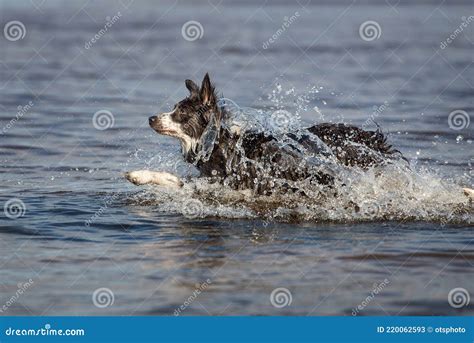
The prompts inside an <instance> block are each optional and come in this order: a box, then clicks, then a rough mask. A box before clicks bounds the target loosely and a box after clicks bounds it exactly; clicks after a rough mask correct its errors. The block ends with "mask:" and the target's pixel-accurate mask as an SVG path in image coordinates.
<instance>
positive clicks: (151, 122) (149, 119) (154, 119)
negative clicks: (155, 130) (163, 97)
mask: <svg viewBox="0 0 474 343" xmlns="http://www.w3.org/2000/svg"><path fill="white" fill-rule="evenodd" d="M156 118H157V117H156V116H153V117H150V118H148V123H149V124H150V125H152V124H153V123H154V122H155V121H156Z"/></svg>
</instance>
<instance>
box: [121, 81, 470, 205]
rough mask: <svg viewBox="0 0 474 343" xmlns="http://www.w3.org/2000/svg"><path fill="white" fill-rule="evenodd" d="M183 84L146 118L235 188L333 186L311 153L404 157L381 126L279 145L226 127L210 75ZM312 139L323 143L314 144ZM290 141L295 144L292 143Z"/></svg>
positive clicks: (353, 161)
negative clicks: (164, 108) (163, 109)
mask: <svg viewBox="0 0 474 343" xmlns="http://www.w3.org/2000/svg"><path fill="white" fill-rule="evenodd" d="M185 84H186V88H187V89H188V90H189V92H190V95H189V96H188V97H187V98H185V99H184V100H182V101H180V102H179V103H177V104H176V105H175V106H174V109H173V110H172V111H171V112H167V113H161V114H159V115H155V116H152V117H150V118H149V124H150V126H151V128H152V129H153V130H155V131H156V132H158V133H159V134H163V135H167V136H172V137H176V138H178V139H179V140H180V142H181V148H182V153H183V155H184V158H185V160H186V161H187V162H189V163H192V164H194V165H195V166H196V167H197V169H198V170H199V171H200V173H201V176H203V177H209V178H213V179H215V180H217V181H218V182H221V183H225V184H226V185H228V186H230V187H232V188H234V189H238V190H252V191H253V192H254V194H263V195H264V194H269V193H271V192H274V191H275V189H276V188H278V189H279V191H284V192H285V191H295V189H298V187H295V186H294V185H295V182H296V183H297V182H298V181H303V180H304V181H305V182H310V183H311V184H318V185H321V186H322V187H331V186H332V185H333V184H334V182H335V180H336V179H337V172H335V170H334V168H331V167H328V165H330V163H328V165H325V164H321V165H319V166H317V167H314V166H308V165H307V164H305V163H304V161H305V158H307V157H308V156H311V155H312V156H319V157H323V158H325V157H327V158H328V159H329V158H332V161H333V162H335V163H336V164H339V165H341V166H351V167H358V168H361V169H367V168H370V167H373V166H379V165H382V164H384V163H387V162H388V163H390V161H393V160H394V159H400V158H403V157H402V156H401V153H400V152H399V151H397V150H395V149H393V148H392V147H391V145H389V144H388V143H387V139H386V137H385V135H384V134H383V133H382V132H381V131H380V130H377V131H365V130H362V129H360V128H357V127H355V126H349V125H345V124H329V123H324V124H318V125H314V126H311V127H309V128H307V129H305V130H304V132H303V133H301V132H300V133H298V134H296V133H291V132H290V133H286V134H285V139H286V140H287V143H288V141H289V144H284V145H282V144H279V142H278V140H277V139H276V138H275V137H274V135H272V134H270V133H267V132H261V131H258V130H254V129H243V128H242V127H238V126H228V125H224V123H225V119H226V117H227V116H228V115H229V112H228V111H227V110H226V108H225V107H223V106H220V104H219V101H218V98H217V95H216V90H215V88H214V86H213V84H212V83H211V81H210V78H209V75H208V74H206V75H205V77H204V79H203V81H202V85H201V87H199V86H198V85H196V83H194V82H193V81H191V80H186V82H185ZM315 137H316V141H319V142H321V144H315V143H314V142H315V139H314V138H315ZM292 141H293V142H294V145H295V146H296V145H297V146H298V147H299V148H296V147H294V146H293V144H291V142H292ZM301 147H303V149H304V152H303V154H302V151H301ZM125 176H126V178H127V179H128V180H129V181H130V182H132V183H134V184H136V185H143V184H156V185H163V186H168V187H181V186H182V185H183V183H182V181H181V180H180V179H179V178H178V177H177V176H175V175H173V174H170V173H165V172H155V171H149V170H139V171H133V172H129V173H126V175H125ZM278 186H280V187H278ZM465 192H466V194H467V195H469V196H473V195H474V193H473V192H474V191H472V190H469V189H465Z"/></svg>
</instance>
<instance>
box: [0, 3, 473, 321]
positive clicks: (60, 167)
mask: <svg viewBox="0 0 474 343" xmlns="http://www.w3.org/2000/svg"><path fill="white" fill-rule="evenodd" d="M119 12H120V16H119V19H118V20H117V21H116V22H114V23H113V25H112V26H111V27H110V28H108V30H107V32H106V33H105V34H103V35H100V37H99V39H98V40H96V42H95V43H93V44H92V45H91V46H90V47H89V49H86V48H85V45H86V44H87V43H88V42H90V41H91V39H92V38H93V37H94V36H95V35H96V34H97V33H98V32H99V31H100V30H101V29H102V28H103V27H104V25H105V23H106V22H107V20H111V18H113V17H114V16H116V15H118V13H119ZM296 12H298V15H297V16H296V15H295V13H296ZM473 14H474V13H473V6H472V4H470V3H469V2H468V1H466V2H465V3H463V2H459V3H456V4H448V3H442V2H441V3H440V4H439V3H438V2H433V3H428V4H423V5H413V4H410V2H406V3H405V2H401V3H391V2H381V3H378V4H367V3H365V2H357V1H355V2H337V3H332V2H331V3H328V4H323V3H321V4H320V3H317V2H308V1H302V2H299V3H294V4H290V3H286V2H283V1H281V2H271V3H268V4H264V3H262V4H260V3H257V2H255V3H254V2H246V1H242V2H230V1H223V2H218V1H209V2H207V1H196V2H194V1H193V2H192V5H191V4H190V3H185V2H173V1H171V2H168V1H160V2H159V3H158V2H153V1H140V2H139V1H118V2H113V1H105V2H88V1H85V2H81V1H77V2H59V1H48V2H45V1H43V2H42V1H31V2H30V1H5V0H4V1H2V2H0V19H1V24H2V27H3V26H4V25H6V23H7V22H10V21H13V20H18V21H20V22H21V23H23V24H24V26H25V29H26V32H25V36H24V37H23V39H19V40H16V41H10V40H7V39H6V37H5V34H4V36H2V37H0V44H1V45H0V160H1V163H0V180H1V183H0V184H1V185H2V187H1V189H0V205H1V206H2V207H3V206H4V205H5V204H7V202H8V201H10V200H12V199H19V200H21V202H22V204H24V207H23V205H21V210H22V211H21V213H19V214H20V215H21V216H20V217H18V218H15V216H16V213H13V215H12V213H11V212H8V211H7V210H5V211H4V212H0V215H1V216H0V251H1V254H0V273H1V274H0V310H2V306H3V305H4V304H5V305H8V306H6V307H5V308H6V309H5V308H3V310H2V311H3V312H1V314H2V315H5V314H6V315H20V314H22V315H29V314H35V315H61V314H64V315H90V314H94V315H173V314H174V312H175V310H176V309H177V308H179V307H180V306H182V305H183V304H185V302H186V301H188V299H189V297H190V296H191V295H192V294H193V292H195V290H196V289H198V288H202V284H203V283H204V282H207V281H206V280H208V279H209V285H208V286H206V287H205V289H204V290H203V291H202V292H201V294H199V295H198V296H197V297H196V298H195V299H194V298H193V299H192V301H190V302H189V301H188V302H189V304H188V305H186V306H185V309H184V310H182V312H181V314H182V315H193V314H194V315H195V314H203V315H207V314H210V315H246V314H252V315H253V314H266V315H351V314H352V313H353V309H355V308H357V306H358V305H360V304H362V303H363V302H364V301H365V300H366V298H367V297H368V296H369V295H370V294H371V292H372V291H373V289H374V284H376V285H380V283H382V282H385V280H387V282H386V285H385V286H384V287H383V289H382V290H381V291H380V292H379V293H378V294H377V295H376V296H375V297H373V299H371V300H370V301H368V303H365V305H364V306H363V309H362V310H360V311H359V313H358V315H418V314H424V315H441V314H445V315H446V314H449V315H467V314H470V315H472V314H473V311H474V310H473V309H474V308H473V307H472V305H468V306H464V307H461V308H459V309H457V308H454V307H452V306H450V304H449V302H448V293H449V292H450V291H451V290H452V289H454V288H458V287H461V288H464V289H466V290H467V291H468V292H469V293H470V294H471V295H472V294H474V288H473V287H472V285H473V284H474V283H473V281H474V274H473V272H474V268H473V267H474V246H473V240H474V231H473V224H472V223H473V214H472V203H471V205H469V204H468V203H467V201H466V200H465V198H463V195H462V194H461V191H460V190H461V186H464V187H471V188H472V187H473V175H474V173H473V163H474V153H473V151H474V150H473V138H474V131H473V127H474V126H473V125H474V124H473V123H470V124H469V125H465V126H464V127H463V128H462V129H460V130H456V129H453V128H451V127H450V125H449V124H450V122H449V120H448V116H449V114H450V113H451V112H452V111H454V110H463V111H465V112H466V113H467V115H468V118H469V120H470V121H473V120H474V118H473V113H474V103H473V97H472V94H473V84H474V78H473V76H474V73H473V67H474V66H473V60H472V56H473V54H472V48H473V47H472V42H474V35H473V33H474V23H471V24H469V25H468V27H467V28H466V29H464V31H463V32H462V33H461V34H459V35H458V36H457V37H456V38H455V39H454V42H453V43H451V44H449V46H447V47H446V48H445V49H441V47H440V44H441V42H443V41H444V40H446V38H447V37H449V36H450V35H451V34H452V33H453V32H454V30H456V28H458V27H459V26H460V25H461V23H462V22H463V19H462V17H463V16H467V17H468V16H469V15H473ZM292 16H295V17H296V19H295V20H294V21H293V20H292V23H291V24H290V25H289V27H288V28H286V30H285V31H284V32H283V33H281V34H279V35H278V36H277V38H276V39H275V40H274V42H273V43H271V44H270V45H269V46H268V48H267V49H264V48H263V44H264V43H265V42H268V40H269V39H270V38H271V37H272V36H273V35H275V34H276V32H277V30H278V29H279V28H281V26H282V25H283V23H284V20H285V19H284V18H285V17H288V18H291V17H292ZM106 17H108V19H107V18H106ZM189 20H196V21H198V22H199V23H200V24H201V25H202V27H203V34H202V38H200V39H198V40H195V41H188V40H185V39H184V38H183V36H182V33H181V29H182V26H183V24H184V23H186V22H187V21H189ZM368 20H372V21H376V22H377V23H378V24H379V25H380V30H381V31H380V37H379V38H378V39H375V40H372V41H365V40H363V39H362V38H361V36H360V35H359V27H360V25H361V24H362V23H364V22H365V21H368ZM207 71H209V72H210V74H211V78H212V79H213V80H214V81H215V82H216V84H217V87H218V89H219V90H220V91H221V92H222V93H223V95H224V96H225V97H228V98H231V99H234V100H235V101H237V102H238V103H239V104H241V105H243V106H248V107H253V108H255V109H261V110H264V111H266V110H268V111H270V112H271V111H273V110H275V109H277V108H283V109H285V110H287V111H289V112H291V113H294V114H295V115H296V114H298V115H299V117H300V118H301V120H302V121H303V123H307V124H310V123H315V122H322V121H333V122H339V121H343V122H348V123H352V124H357V125H363V124H364V123H365V122H366V121H367V118H368V117H369V116H370V114H371V113H373V111H374V106H381V105H383V104H385V103H386V104H387V105H386V108H384V110H383V111H381V113H380V114H378V115H377V116H376V118H375V119H376V121H377V123H378V124H379V125H380V126H381V127H382V128H383V129H384V131H386V132H389V133H390V136H389V140H390V142H391V143H393V145H394V146H395V147H397V148H398V149H399V150H400V151H402V152H403V154H404V155H405V156H406V157H407V158H408V159H409V160H410V163H411V165H412V167H413V169H414V170H416V171H417V173H418V175H419V177H418V179H417V182H419V183H417V185H418V186H413V185H412V183H410V182H409V183H408V184H407V185H405V186H403V185H400V184H398V183H395V184H393V185H392V184H390V182H389V181H390V180H391V179H390V178H388V179H387V180H385V181H383V182H380V183H377V182H376V181H373V182H372V181H371V180H370V179H369V180H365V181H364V180H362V181H361V183H360V185H361V187H360V188H357V187H355V186H354V190H353V191H351V193H350V194H349V195H348V197H349V196H350V197H351V199H352V197H353V199H358V200H361V199H362V200H363V201H364V199H365V198H364V197H367V196H368V195H374V197H375V198H374V199H377V201H376V202H377V203H380V204H383V205H385V204H386V202H383V203H382V202H381V201H382V200H380V199H382V198H383V200H384V201H391V202H392V203H394V204H395V205H394V206H395V207H394V208H395V210H393V209H392V210H386V209H385V207H384V206H381V208H382V210H381V212H380V216H378V217H377V216H376V217H375V218H372V219H373V220H368V221H367V220H357V219H360V218H358V217H357V215H356V214H354V213H352V212H344V211H343V210H341V211H340V212H338V211H335V210H334V207H325V206H329V205H327V204H320V205H319V206H320V207H318V208H320V209H321V213H318V211H317V209H315V207H310V210H308V209H306V212H305V216H306V217H310V219H311V220H299V221H298V222H288V221H286V222H281V221H279V220H271V221H269V222H268V218H265V221H264V220H263V218H258V215H256V213H255V212H254V211H253V210H252V208H251V207H249V206H246V205H242V204H240V203H239V202H232V201H230V202H229V201H228V202H226V203H225V206H224V207H222V206H221V205H215V204H214V205H215V206H214V205H213V203H212V202H205V206H204V209H203V211H202V213H200V215H199V216H197V217H196V218H190V217H189V216H188V217H186V216H183V214H182V213H181V212H182V211H180V206H179V205H180V203H183V202H185V201H187V200H189V198H190V197H192V189H194V188H199V187H201V188H204V189H206V188H207V186H208V185H206V184H204V185H202V184H200V183H199V182H198V181H192V180H189V184H191V186H189V187H190V188H189V189H188V190H187V193H184V194H181V193H180V194H169V193H168V192H167V191H165V190H162V189H156V188H153V187H142V188H137V187H136V186H134V185H131V184H129V183H128V182H127V181H126V180H125V179H124V177H123V173H124V172H126V171H130V170H136V169H156V170H168V171H173V172H175V173H178V174H180V175H181V176H184V175H194V173H195V172H194V171H193V170H192V168H191V167H189V166H187V165H186V164H185V163H184V162H181V160H180V153H179V144H178V143H177V142H176V141H174V140H173V139H171V138H166V137H162V136H158V135H157V134H156V133H154V132H153V131H152V130H151V129H150V128H149V127H148V116H149V115H151V114H155V113H159V112H162V111H167V110H169V109H170V108H171V107H172V106H173V104H174V103H175V102H177V101H179V100H181V99H182V98H183V97H185V96H186V95H187V91H186V89H185V87H184V83H183V81H184V80H185V79H187V78H191V79H194V80H196V81H200V79H201V78H202V77H203V75H204V73H205V72H207ZM30 102H31V104H32V105H31V106H30V107H31V108H28V109H27V110H26V111H25V112H24V113H23V112H21V113H20V114H19V112H20V110H19V109H18V106H23V107H25V106H27V105H28V104H29V103H30ZM316 107H317V108H316ZM101 110H106V111H110V113H112V115H113V120H114V124H113V126H112V127H109V128H107V129H106V130H98V129H96V128H95V127H94V125H93V116H94V113H96V112H97V111H101ZM15 118H16V119H15ZM371 125H372V126H371V127H372V128H373V127H375V126H373V124H371ZM441 180H442V181H441ZM443 182H445V183H446V184H444V183H443ZM369 186H370V187H369ZM190 189H191V190H190ZM226 192H227V190H222V193H226ZM379 195H380V197H379ZM387 198H390V199H389V200H387ZM420 199H422V200H420ZM463 201H464V202H465V204H461V203H462V202H463ZM218 203H219V204H220V203H222V199H219V202H218ZM451 203H452V205H450V204H451ZM446 204H448V205H446ZM445 205H446V206H445ZM439 206H441V207H439ZM443 206H444V207H443ZM469 206H470V207H469ZM283 207H284V206H283ZM223 208H224V209H223ZM336 209H337V204H336ZM442 211H447V212H446V213H448V214H449V215H447V214H445V212H442ZM308 213H309V214H308ZM7 214H9V216H7ZM311 214H313V215H311ZM326 214H330V216H331V218H332V219H331V220H323V221H318V220H317V219H318V218H322V216H323V215H326ZM451 217H455V218H454V219H452V218H451ZM88 220H89V222H87V221H88ZM30 279H31V281H32V282H31V286H29V287H28V288H27V289H26V290H25V291H24V292H23V294H21V295H20V296H19V297H16V294H17V290H18V289H19V287H20V288H22V287H23V288H24V286H23V285H24V283H27V282H30V281H29V280H30ZM19 284H20V286H19ZM104 287H105V288H108V289H109V290H110V291H111V292H112V293H113V299H114V301H113V303H110V304H108V306H106V307H100V306H96V305H94V302H93V294H94V291H96V290H97V289H99V288H104ZM279 287H283V288H286V289H288V291H289V292H290V293H291V298H292V302H291V304H290V305H289V306H285V307H283V308H277V307H275V306H273V305H272V303H271V302H270V295H271V293H272V291H273V290H274V289H276V288H279ZM12 297H15V299H14V301H12Z"/></svg>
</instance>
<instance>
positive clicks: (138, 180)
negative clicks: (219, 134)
mask: <svg viewBox="0 0 474 343" xmlns="http://www.w3.org/2000/svg"><path fill="white" fill-rule="evenodd" d="M125 177H126V178H127V180H128V181H130V182H131V183H133V184H135V185H147V184H151V185H160V186H166V187H172V188H180V187H182V186H183V182H181V180H180V179H179V178H178V177H177V176H175V175H173V174H170V173H165V172H154V171H151V170H137V171H132V172H128V173H125Z"/></svg>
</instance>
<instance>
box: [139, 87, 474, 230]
mask: <svg viewBox="0 0 474 343" xmlns="http://www.w3.org/2000/svg"><path fill="white" fill-rule="evenodd" d="M319 91H320V88H319V87H313V88H312V89H311V91H310V92H308V94H307V95H298V94H296V92H295V91H294V89H290V90H289V91H286V92H285V91H283V89H282V88H281V86H278V85H277V88H276V90H275V91H274V92H272V93H271V95H270V96H269V99H270V100H271V101H272V103H274V106H273V107H272V108H271V110H273V111H272V112H271V111H269V112H267V111H263V110H257V109H253V108H242V107H240V106H238V105H237V104H236V103H235V102H233V101H232V100H230V99H221V100H220V103H219V105H220V106H221V107H225V108H226V110H227V112H228V115H227V117H226V118H225V120H224V121H223V122H222V124H221V125H222V126H224V127H226V128H227V129H228V130H230V131H233V130H238V131H239V132H245V131H258V132H264V133H266V134H268V135H272V136H273V137H275V138H276V144H277V145H278V147H279V149H281V150H285V151H286V152H287V153H288V155H289V156H294V157H295V160H297V161H299V162H298V163H300V166H301V168H306V169H308V170H310V171H311V172H313V173H317V172H321V171H324V172H325V173H327V174H330V175H333V176H335V178H334V186H333V187H325V186H324V185H321V184H320V183H318V182H314V180H313V179H311V178H306V179H301V180H298V181H290V180H288V179H284V178H278V177H275V176H274V175H270V174H269V173H268V168H267V166H265V165H263V164H262V163H260V162H258V163H257V162H255V161H251V160H248V159H243V161H242V165H243V166H244V167H248V165H249V164H248V163H251V166H252V168H255V169H256V170H258V171H259V172H260V174H259V177H258V180H257V179H256V180H255V181H254V182H255V184H254V185H253V186H254V187H250V188H249V189H242V190H236V189H235V187H232V182H233V181H232V180H226V181H225V182H224V183H223V184H222V183H219V182H216V179H215V178H194V177H188V179H187V181H186V182H185V186H184V187H183V188H182V189H179V190H170V189H163V188H157V187H153V186H149V187H147V189H146V190H145V191H141V192H139V193H137V194H135V195H134V197H133V198H132V202H133V203H137V204H146V205H154V206H158V207H159V209H160V210H162V211H165V212H172V213H183V214H185V213H188V212H189V211H187V210H186V208H187V207H186V206H187V205H186V204H187V201H188V200H189V199H194V200H196V201H199V203H200V204H201V206H197V207H196V206H195V205H196V204H195V203H194V204H193V208H194V209H195V208H198V209H199V211H198V213H194V212H195V210H193V213H194V214H195V216H194V217H222V218H252V219H253V218H263V219H265V220H267V221H272V220H274V221H285V222H300V221H311V222H321V221H330V222H358V221H389V220H395V221H434V222H440V223H468V224H471V223H474V210H473V204H472V201H469V199H468V198H467V197H466V196H465V195H464V194H463V193H462V189H461V187H460V186H459V185H457V184H456V181H455V180H446V179H442V178H441V177H439V176H437V175H436V174H435V172H434V171H432V170H431V171H430V170H427V169H423V168H417V167H415V166H414V165H411V166H409V165H408V164H407V163H406V162H405V161H402V160H390V161H389V162H390V163H387V164H384V165H382V166H378V167H374V168H370V169H369V170H361V169H359V168H351V167H346V166H343V165H341V164H340V163H338V162H337V159H336V158H335V156H334V154H333V153H332V151H331V150H330V149H329V148H328V147H327V146H326V145H325V144H324V143H323V142H322V141H321V140H320V139H319V138H318V137H317V136H315V135H313V134H311V133H310V132H308V131H307V130H306V129H305V125H304V123H303V122H302V121H301V120H300V117H301V114H302V113H303V112H306V111H311V110H314V107H313V108H311V106H312V105H310V104H311V102H312V101H311V97H312V96H314V95H317V94H318V93H319ZM288 97H291V98H292V99H294V103H295V104H296V110H295V111H294V112H291V113H290V112H288V111H285V110H283V109H282V106H283V103H284V101H283V99H287V100H288ZM282 111H284V112H282ZM317 111H318V113H320V114H321V112H320V110H319V108H317ZM275 113H277V114H278V115H281V114H283V115H284V118H283V120H275ZM272 116H273V117H272ZM279 119H282V118H281V117H279ZM209 127H210V129H209V132H207V131H206V132H207V133H206V134H205V135H204V139H203V142H202V146H203V147H204V149H203V152H201V154H203V155H202V156H204V157H205V158H208V156H209V155H210V152H211V151H212V150H211V148H212V145H213V143H214V141H215V140H216V138H217V131H216V130H215V125H210V126H209ZM289 132H291V133H293V134H292V135H290V134H289ZM302 137H305V138H309V139H306V140H305V142H306V143H304V144H302V143H300V142H299V139H300V138H302ZM308 142H309V143H308ZM360 148H361V149H363V148H364V147H360ZM237 149H242V147H241V146H239V145H238V144H237ZM179 158H180V157H179ZM381 158H386V157H383V156H381ZM290 159H291V158H290ZM295 160H289V161H287V163H285V161H282V163H281V165H280V168H282V169H285V168H287V165H286V164H288V165H294V163H295ZM232 168H235V165H232V163H231V161H229V164H228V169H232ZM156 170H163V169H160V167H159V166H158V168H156ZM174 172H175V173H177V174H179V175H180V176H182V177H183V176H184V175H183V174H182V173H179V171H178V170H175V171H174ZM262 183H266V186H268V185H271V187H272V191H271V192H269V193H268V194H263V195H262V194H257V193H256V192H255V189H257V188H258V187H259V186H260V184H262ZM289 189H291V191H289Z"/></svg>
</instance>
